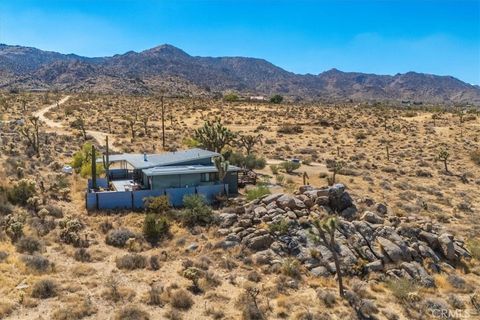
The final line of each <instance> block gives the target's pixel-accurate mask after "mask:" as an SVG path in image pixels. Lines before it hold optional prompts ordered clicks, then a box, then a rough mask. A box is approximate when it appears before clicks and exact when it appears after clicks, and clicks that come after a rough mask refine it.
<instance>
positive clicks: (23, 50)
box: [0, 44, 480, 105]
mask: <svg viewBox="0 0 480 320" xmlns="http://www.w3.org/2000/svg"><path fill="white" fill-rule="evenodd" d="M0 79H1V80H0V89H7V90H8V89H12V88H18V89H22V90H33V89H37V90H38V89H42V90H53V89H55V90H61V91H72V92H77V91H92V92H104V93H107V92H108V93H110V92H112V93H131V94H151V93H155V92H157V91H163V92H165V91H166V92H170V93H172V94H182V95H214V94H216V95H218V94H221V93H224V92H227V91H237V92H239V93H241V94H245V95H265V96H269V95H273V94H281V95H284V96H286V97H290V98H292V99H308V100H345V99H349V100H358V101H372V100H374V101H383V100H393V101H401V100H411V101H421V102H426V103H442V104H456V103H470V104H475V105H480V87H479V86H475V85H471V84H468V83H465V82H463V81H461V80H459V79H457V78H455V77H452V76H438V75H433V74H425V73H418V72H414V71H410V72H407V73H397V74H395V75H377V74H373V73H361V72H344V71H340V70H338V69H336V68H332V69H330V70H327V71H324V72H321V73H319V74H316V75H315V74H308V73H307V74H297V73H293V72H290V71H287V70H284V69H282V68H280V67H278V66H276V65H274V64H272V63H270V62H269V61H267V60H265V59H260V58H251V57H239V56H237V57H201V56H191V55H189V54H188V53H187V52H185V51H183V50H182V49H180V48H177V47H175V46H173V45H170V44H163V45H159V46H156V47H153V48H150V49H146V50H143V51H140V52H135V51H128V52H125V53H123V54H116V55H113V56H110V57H83V56H79V55H76V54H62V53H58V52H54V51H44V50H40V49H37V48H34V47H23V46H18V45H6V44H0ZM174 79H175V80H174Z"/></svg>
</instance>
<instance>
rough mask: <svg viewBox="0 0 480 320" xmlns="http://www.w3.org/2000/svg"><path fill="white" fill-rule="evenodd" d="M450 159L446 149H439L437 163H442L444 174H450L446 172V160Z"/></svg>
mask: <svg viewBox="0 0 480 320" xmlns="http://www.w3.org/2000/svg"><path fill="white" fill-rule="evenodd" d="M449 158H450V153H449V152H448V150H447V149H440V151H439V153H438V156H437V161H441V162H443V165H444V166H445V172H450V171H448V165H447V162H448V159H449Z"/></svg>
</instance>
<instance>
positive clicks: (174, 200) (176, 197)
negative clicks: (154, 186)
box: [165, 187, 195, 207]
mask: <svg viewBox="0 0 480 320" xmlns="http://www.w3.org/2000/svg"><path fill="white" fill-rule="evenodd" d="M165 192H166V194H167V197H168V202H169V203H170V205H171V206H172V207H181V206H183V197H184V196H186V195H191V194H195V187H190V188H171V189H166V190H165Z"/></svg>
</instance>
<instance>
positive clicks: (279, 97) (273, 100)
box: [270, 94, 283, 104]
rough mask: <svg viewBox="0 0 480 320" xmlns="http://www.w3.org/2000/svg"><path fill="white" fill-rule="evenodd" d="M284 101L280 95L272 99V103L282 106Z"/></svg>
mask: <svg viewBox="0 0 480 320" xmlns="http://www.w3.org/2000/svg"><path fill="white" fill-rule="evenodd" d="M282 101H283V97H282V96H281V95H279V94H276V95H274V96H272V97H271V98H270V102H271V103H275V104H280V103H282Z"/></svg>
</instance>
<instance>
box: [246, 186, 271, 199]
mask: <svg viewBox="0 0 480 320" xmlns="http://www.w3.org/2000/svg"><path fill="white" fill-rule="evenodd" d="M267 194H270V190H269V189H268V188H267V187H266V186H258V187H255V188H251V189H249V190H247V192H246V197H247V200H248V201H252V200H255V199H258V198H261V197H263V196H265V195H267Z"/></svg>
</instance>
